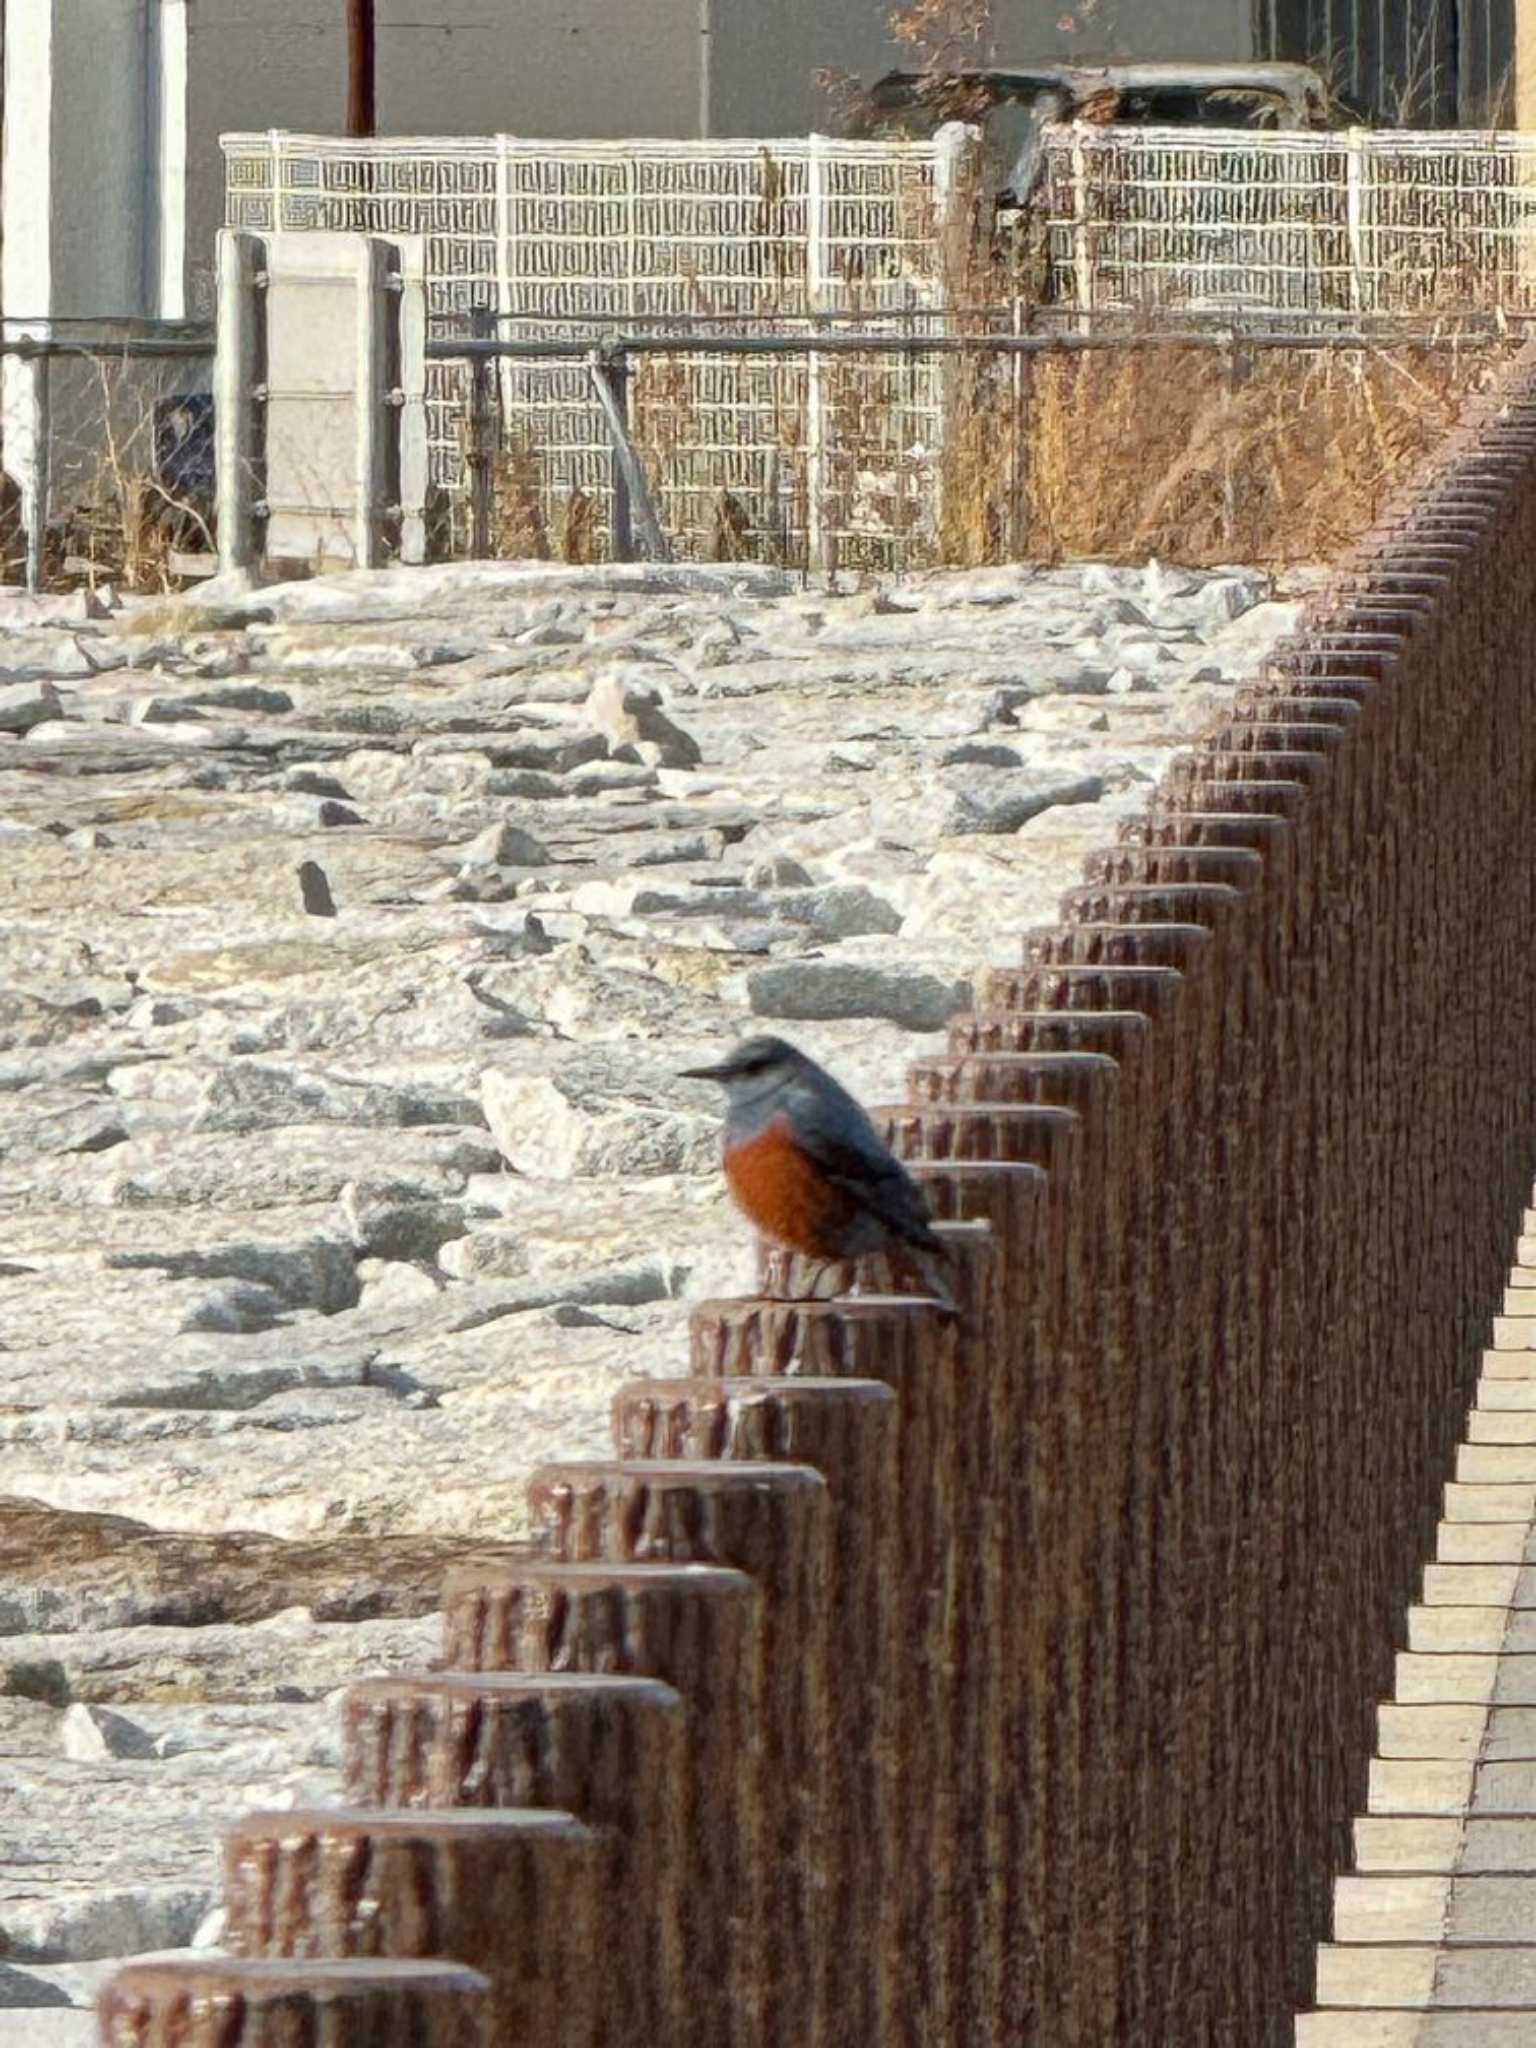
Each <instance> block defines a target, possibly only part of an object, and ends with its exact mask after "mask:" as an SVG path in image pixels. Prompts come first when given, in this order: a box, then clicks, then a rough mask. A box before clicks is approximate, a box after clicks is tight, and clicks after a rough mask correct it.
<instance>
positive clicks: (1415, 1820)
mask: <svg viewBox="0 0 1536 2048" xmlns="http://www.w3.org/2000/svg"><path fill="white" fill-rule="evenodd" d="M1355 1868H1356V1870H1357V1872H1360V1873H1361V1874H1365V1873H1368V1872H1389V1871H1390V1872H1397V1873H1402V1874H1405V1875H1410V1876H1411V1875H1415V1874H1418V1875H1429V1874H1431V1873H1434V1874H1439V1873H1449V1874H1454V1875H1456V1876H1475V1875H1482V1874H1488V1875H1496V1876H1505V1877H1513V1876H1520V1875H1529V1876H1536V1811H1532V1812H1528V1813H1500V1814H1492V1815H1478V1816H1477V1817H1476V1818H1474V1819H1465V1818H1457V1819H1445V1818H1441V1817H1439V1816H1437V1815H1429V1814H1415V1815H1407V1814H1405V1815H1393V1816H1387V1815H1383V1816H1380V1817H1378V1816H1374V1815H1361V1816H1360V1817H1359V1818H1358V1819H1357V1820H1356V1822H1355Z"/></svg>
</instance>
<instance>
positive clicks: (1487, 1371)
mask: <svg viewBox="0 0 1536 2048" xmlns="http://www.w3.org/2000/svg"><path fill="white" fill-rule="evenodd" d="M1533 1362H1536V1361H1533V1360H1531V1359H1530V1358H1528V1357H1526V1356H1524V1355H1523V1354H1522V1353H1520V1352H1519V1351H1485V1352H1484V1353H1483V1372H1482V1376H1483V1378H1484V1379H1485V1380H1528V1379H1530V1378H1531V1366H1532V1364H1533Z"/></svg>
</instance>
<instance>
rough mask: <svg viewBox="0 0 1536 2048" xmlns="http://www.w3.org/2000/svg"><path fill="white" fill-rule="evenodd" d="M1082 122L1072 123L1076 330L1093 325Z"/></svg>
mask: <svg viewBox="0 0 1536 2048" xmlns="http://www.w3.org/2000/svg"><path fill="white" fill-rule="evenodd" d="M1085 132H1086V131H1085V129H1084V127H1083V124H1082V122H1081V121H1074V122H1073V123H1072V271H1073V278H1074V281H1075V283H1076V287H1077V331H1078V333H1079V334H1087V333H1088V331H1089V329H1090V328H1091V327H1092V325H1093V249H1092V246H1091V244H1090V241H1089V237H1088V150H1087V147H1086V145H1085V143H1084V140H1083V137H1084V134H1085Z"/></svg>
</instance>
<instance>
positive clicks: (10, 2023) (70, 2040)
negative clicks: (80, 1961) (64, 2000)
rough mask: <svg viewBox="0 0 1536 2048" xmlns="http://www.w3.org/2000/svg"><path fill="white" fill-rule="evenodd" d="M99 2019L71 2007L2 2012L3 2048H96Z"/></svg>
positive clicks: (0, 2032)
mask: <svg viewBox="0 0 1536 2048" xmlns="http://www.w3.org/2000/svg"><path fill="white" fill-rule="evenodd" d="M96 2041H97V2034H96V2015H95V2013H93V2012H80V2011H78V2010H76V2009H75V2008H73V2007H71V2006H67V2005H53V2006H46V2007H43V2008H40V2009H39V2008H33V2009H32V2010H30V2011H25V2010H24V2011H21V2012H0V2048H96Z"/></svg>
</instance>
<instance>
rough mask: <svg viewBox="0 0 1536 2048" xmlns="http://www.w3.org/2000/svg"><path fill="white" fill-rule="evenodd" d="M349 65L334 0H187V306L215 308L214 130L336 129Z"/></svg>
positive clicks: (220, 189) (219, 191) (218, 169)
mask: <svg viewBox="0 0 1536 2048" xmlns="http://www.w3.org/2000/svg"><path fill="white" fill-rule="evenodd" d="M346 66H347V49H346V9H345V7H343V6H341V5H340V4H338V0H260V4H259V5H253V4H252V0H189V5H188V9H187V272H188V311H189V313H191V314H193V315H194V316H197V315H202V316H206V315H208V314H210V313H211V312H212V309H213V300H212V290H213V260H214V236H215V234H216V232H217V230H218V228H219V225H220V223H221V222H222V221H223V218H224V160H223V157H222V155H221V154H220V151H219V137H220V135H221V134H223V133H224V132H225V131H226V130H228V129H235V128H299V129H308V130H310V131H314V130H317V129H318V130H320V131H321V132H323V133H326V134H335V133H337V132H339V131H340V129H342V128H343V127H344V126H345V125H346V112H347V70H346Z"/></svg>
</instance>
